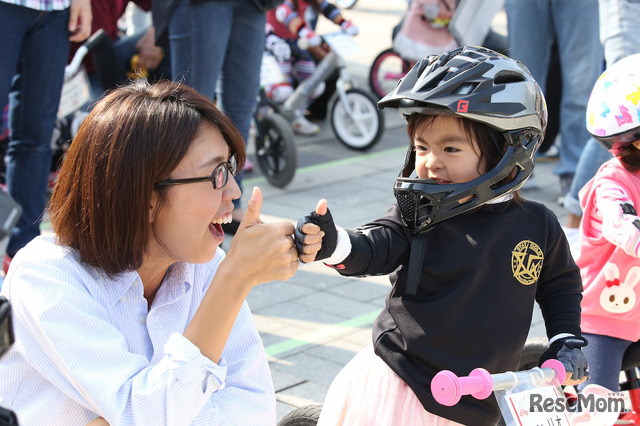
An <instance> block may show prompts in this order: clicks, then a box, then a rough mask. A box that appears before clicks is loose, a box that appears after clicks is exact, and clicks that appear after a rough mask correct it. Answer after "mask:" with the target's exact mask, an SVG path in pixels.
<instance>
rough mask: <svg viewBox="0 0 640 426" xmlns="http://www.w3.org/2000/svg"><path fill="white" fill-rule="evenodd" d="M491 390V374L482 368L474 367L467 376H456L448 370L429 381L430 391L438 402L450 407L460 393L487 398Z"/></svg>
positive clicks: (458, 399)
mask: <svg viewBox="0 0 640 426" xmlns="http://www.w3.org/2000/svg"><path fill="white" fill-rule="evenodd" d="M491 392H493V380H492V379H491V374H489V372H488V371H487V370H485V369H484V368H476V369H475V370H473V371H472V372H471V374H469V376H468V377H458V376H456V375H455V373H453V372H451V371H449V370H443V371H441V372H439V373H438V374H436V376H435V377H434V378H433V380H432V381H431V393H432V394H433V397H434V398H435V400H436V401H438V403H440V404H442V405H446V406H448V407H451V406H453V405H456V404H457V403H458V401H460V398H462V395H471V396H473V397H474V398H477V399H485V398H488V397H489V395H491Z"/></svg>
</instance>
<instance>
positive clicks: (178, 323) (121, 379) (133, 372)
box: [0, 235, 275, 426]
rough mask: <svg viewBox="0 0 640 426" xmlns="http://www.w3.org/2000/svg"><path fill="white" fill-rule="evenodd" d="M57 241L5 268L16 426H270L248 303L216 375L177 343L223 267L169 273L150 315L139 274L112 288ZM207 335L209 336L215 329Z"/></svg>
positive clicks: (1, 384)
mask: <svg viewBox="0 0 640 426" xmlns="http://www.w3.org/2000/svg"><path fill="white" fill-rule="evenodd" d="M53 238H54V237H53V235H48V236H41V237H38V238H36V239H34V240H33V241H32V242H31V243H29V244H28V245H27V246H26V247H25V248H24V249H22V250H21V251H20V252H18V254H17V255H16V256H15V258H14V259H13V262H12V265H11V271H10V273H9V275H8V276H7V278H6V279H5V281H4V284H3V288H2V294H4V295H6V296H7V297H8V298H9V299H10V301H11V304H12V309H13V320H14V329H15V333H16V343H15V344H14V346H13V347H12V349H11V350H10V351H9V352H8V353H7V354H6V355H5V357H4V358H3V359H2V360H1V361H0V398H1V401H0V404H1V405H2V406H5V407H8V408H11V409H13V410H14V411H15V412H16V414H17V415H18V420H19V422H20V424H21V425H23V426H25V425H44V424H47V425H84V424H86V423H87V422H89V421H90V420H92V419H94V418H95V417H97V416H98V415H99V416H102V417H104V418H105V419H106V420H107V421H108V422H109V423H110V424H111V425H164V424H168V425H188V424H198V425H205V424H206V425H208V424H215V425H227V424H234V425H272V424H275V394H274V390H273V383H272V381H271V375H270V373H269V366H268V363H267V360H266V355H265V352H264V347H263V345H262V342H261V340H260V336H259V335H258V332H257V330H256V328H255V325H254V323H253V320H252V317H251V313H250V311H249V307H248V306H247V304H246V303H244V305H243V307H242V309H241V311H240V313H239V315H238V317H237V319H236V322H235V325H234V328H233V330H232V332H231V335H230V337H229V340H228V341H227V344H226V346H225V349H224V352H223V354H222V358H221V360H220V362H219V364H215V363H214V362H212V361H211V360H210V359H208V358H206V357H204V356H203V355H202V354H201V353H200V351H199V350H198V348H197V347H196V346H195V345H193V344H192V343H191V342H190V341H189V340H187V339H186V338H185V337H183V336H182V333H183V332H184V330H185V328H186V326H187V325H188V324H189V322H190V320H191V319H192V317H193V315H194V314H195V312H196V310H197V308H198V306H199V305H200V302H201V301H202V298H203V296H204V294H205V292H206V290H207V288H208V286H209V284H210V283H211V280H212V279H213V276H214V274H215V272H216V270H217V267H218V265H219V263H220V261H221V260H222V259H223V257H224V253H223V251H222V250H220V249H218V252H217V253H216V256H215V257H214V259H213V260H212V261H211V262H209V263H206V264H199V265H191V264H182V263H179V264H175V265H173V266H172V268H171V269H170V270H169V272H168V273H167V275H166V277H165V278H164V281H163V283H162V285H161V286H160V288H159V290H158V292H157V295H156V296H155V299H154V301H153V304H152V306H151V309H150V310H149V309H148V305H147V300H146V299H145V298H144V297H143V286H142V285H141V281H140V277H139V275H138V273H137V272H127V273H123V274H120V275H119V276H118V277H117V278H115V279H109V278H108V277H107V276H106V274H105V273H104V272H102V271H100V270H97V269H96V268H92V267H89V266H87V265H86V264H83V263H80V262H79V261H78V258H77V256H76V254H75V253H74V252H73V251H71V250H69V249H68V248H64V247H60V246H57V245H55V244H54V240H53ZM211 326H212V327H215V324H212V325H211Z"/></svg>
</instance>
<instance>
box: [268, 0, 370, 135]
mask: <svg viewBox="0 0 640 426" xmlns="http://www.w3.org/2000/svg"><path fill="white" fill-rule="evenodd" d="M307 7H311V8H313V9H314V10H315V11H316V12H321V13H322V14H323V15H324V16H325V17H327V18H328V19H329V20H331V21H332V22H334V23H335V24H336V25H339V26H340V27H341V28H342V30H343V31H345V32H346V33H347V34H349V35H357V34H358V27H356V26H355V25H353V24H352V23H351V21H347V20H345V19H344V18H343V17H342V14H341V13H340V10H338V8H337V7H335V6H334V5H332V4H331V3H329V2H328V1H327V0H287V1H285V2H284V3H282V4H281V5H280V6H278V7H277V8H275V9H273V10H270V11H269V12H267V36H266V39H265V46H266V49H267V50H268V51H269V52H271V53H272V54H273V55H274V56H275V58H276V60H277V61H278V65H279V66H280V70H281V71H282V73H283V74H284V75H285V76H286V77H287V82H286V83H284V84H278V85H274V86H273V87H268V88H267V94H268V95H269V96H270V97H271V98H273V99H274V100H275V101H277V102H284V101H285V100H286V99H287V98H288V97H289V95H291V93H292V92H293V85H294V84H297V83H300V82H302V81H304V80H305V79H307V78H308V77H309V76H310V75H311V74H313V72H314V71H315V69H316V63H315V61H314V56H313V55H312V54H311V52H310V50H312V49H316V50H317V49H318V48H319V46H320V44H321V43H322V39H321V38H320V37H319V36H318V35H317V34H316V33H315V32H314V31H313V30H312V29H311V28H309V27H308V26H307V23H306V22H305V20H304V17H305V11H306V9H307ZM298 39H300V40H301V42H300V43H298ZM307 48H309V50H307ZM324 89H325V85H324V83H323V84H320V85H319V86H318V87H317V89H316V91H315V93H313V95H312V97H311V98H312V100H313V99H315V98H317V97H318V96H320V95H321V94H322V92H324ZM288 118H289V120H290V121H291V127H292V128H293V131H294V132H296V133H297V134H299V135H307V136H310V135H314V134H316V133H318V132H319V131H320V127H318V125H317V124H314V123H311V122H310V121H308V120H307V119H306V118H305V116H304V112H303V111H295V116H293V117H288Z"/></svg>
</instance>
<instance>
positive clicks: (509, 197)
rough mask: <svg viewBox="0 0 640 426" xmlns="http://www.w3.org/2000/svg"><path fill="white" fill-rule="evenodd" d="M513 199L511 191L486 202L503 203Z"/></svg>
mask: <svg viewBox="0 0 640 426" xmlns="http://www.w3.org/2000/svg"><path fill="white" fill-rule="evenodd" d="M512 199H513V193H511V192H510V193H508V194H504V195H503V196H502V197H498V198H496V199H495V200H491V201H487V204H498V203H504V202H505V201H509V200H512Z"/></svg>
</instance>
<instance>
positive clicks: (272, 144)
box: [255, 113, 298, 188]
mask: <svg viewBox="0 0 640 426" xmlns="http://www.w3.org/2000/svg"><path fill="white" fill-rule="evenodd" d="M256 130H257V134H256V138H255V143H256V156H257V161H258V167H259V168H260V171H261V172H262V174H263V176H264V177H265V179H267V181H268V182H269V183H270V184H271V185H273V186H275V187H278V188H284V187H285V186H287V185H288V184H289V183H290V182H291V181H292V180H293V177H294V175H295V173H296V168H297V163H298V158H297V151H296V144H295V136H294V135H293V130H291V125H290V124H289V122H288V121H287V120H286V119H285V118H284V117H283V116H282V115H280V114H277V113H269V114H267V115H265V116H263V117H259V118H258V119H257V120H256Z"/></svg>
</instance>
